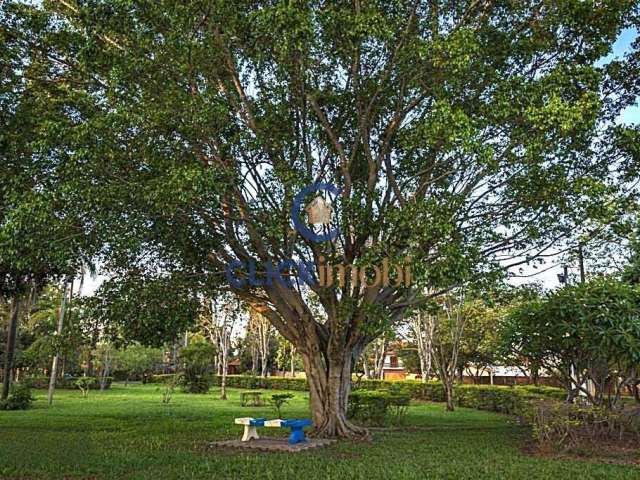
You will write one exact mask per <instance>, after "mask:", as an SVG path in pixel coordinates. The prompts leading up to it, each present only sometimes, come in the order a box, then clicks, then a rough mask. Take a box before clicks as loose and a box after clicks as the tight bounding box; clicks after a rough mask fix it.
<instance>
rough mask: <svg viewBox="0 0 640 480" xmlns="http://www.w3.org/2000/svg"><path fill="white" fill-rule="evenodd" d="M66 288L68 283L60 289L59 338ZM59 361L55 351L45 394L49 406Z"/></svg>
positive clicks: (57, 332) (65, 309) (62, 321)
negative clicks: (47, 389)
mask: <svg viewBox="0 0 640 480" xmlns="http://www.w3.org/2000/svg"><path fill="white" fill-rule="evenodd" d="M67 288H68V282H66V281H65V282H64V287H63V288H62V303H61V305H60V314H59V315H58V327H57V329H56V335H57V336H58V337H59V336H60V335H62V328H63V326H64V316H65V314H66V312H67ZM59 359H60V353H59V352H57V351H56V353H55V355H54V356H53V363H52V364H51V376H50V377H49V391H48V392H47V402H48V403H49V405H51V404H52V403H53V392H54V391H55V389H56V377H57V375H58V360H59Z"/></svg>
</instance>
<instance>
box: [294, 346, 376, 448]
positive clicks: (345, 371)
mask: <svg viewBox="0 0 640 480" xmlns="http://www.w3.org/2000/svg"><path fill="white" fill-rule="evenodd" d="M301 356H302V361H303V363H304V368H305V372H306V374H307V380H308V382H309V392H310V395H309V403H310V407H311V415H312V420H313V425H314V429H313V435H314V436H316V437H320V438H332V437H342V438H354V439H364V438H368V437H369V432H368V431H367V429H365V428H362V427H359V426H357V425H354V424H353V423H351V422H350V421H349V420H348V419H347V402H348V399H349V392H350V389H351V352H346V351H343V352H335V353H334V354H333V355H332V354H327V356H326V357H327V361H325V360H324V358H323V355H320V354H316V355H313V356H310V355H308V354H305V353H302V352H301Z"/></svg>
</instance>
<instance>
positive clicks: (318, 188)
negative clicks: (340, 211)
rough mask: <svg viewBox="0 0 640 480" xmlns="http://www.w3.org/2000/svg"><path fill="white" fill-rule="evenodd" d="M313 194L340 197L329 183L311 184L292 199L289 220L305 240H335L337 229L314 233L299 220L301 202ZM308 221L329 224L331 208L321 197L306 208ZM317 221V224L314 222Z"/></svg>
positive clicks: (337, 191)
mask: <svg viewBox="0 0 640 480" xmlns="http://www.w3.org/2000/svg"><path fill="white" fill-rule="evenodd" d="M314 192H327V193H329V194H331V195H333V197H337V196H338V195H340V190H339V189H338V188H337V187H336V186H335V185H333V184H331V183H312V184H311V185H308V186H306V187H305V188H303V189H302V190H301V191H300V192H299V193H298V194H297V195H296V196H295V198H294V199H293V206H292V207H291V219H292V220H293V224H294V225H295V227H296V230H297V231H298V233H300V235H302V236H303V237H304V238H306V239H307V240H310V241H312V242H316V243H319V242H328V241H330V240H333V239H335V238H336V237H337V236H338V233H339V230H338V228H334V229H331V230H329V231H328V232H326V233H315V232H314V231H313V230H312V229H311V228H309V227H308V226H307V225H306V224H305V223H304V222H303V221H302V219H301V218H300V210H301V209H302V202H304V199H305V197H306V196H307V195H309V194H311V193H314ZM306 210H307V213H308V215H309V219H311V220H312V222H313V223H314V224H315V223H323V224H325V225H328V224H329V220H330V218H331V213H332V208H331V207H330V206H329V205H327V204H326V202H324V199H322V197H318V198H316V199H315V200H314V201H313V202H312V203H311V204H309V205H308V206H307V207H306ZM316 220H318V222H316Z"/></svg>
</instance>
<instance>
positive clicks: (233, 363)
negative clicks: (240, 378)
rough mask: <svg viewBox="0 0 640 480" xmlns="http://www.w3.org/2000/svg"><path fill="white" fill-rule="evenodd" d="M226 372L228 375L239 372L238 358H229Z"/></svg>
mask: <svg viewBox="0 0 640 480" xmlns="http://www.w3.org/2000/svg"><path fill="white" fill-rule="evenodd" d="M227 373H228V374H229V375H238V374H240V359H238V358H236V359H235V360H230V361H229V363H227Z"/></svg>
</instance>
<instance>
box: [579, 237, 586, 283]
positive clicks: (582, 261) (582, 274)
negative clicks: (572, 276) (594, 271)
mask: <svg viewBox="0 0 640 480" xmlns="http://www.w3.org/2000/svg"><path fill="white" fill-rule="evenodd" d="M578 264H579V265H580V283H584V282H585V273H584V255H583V254H582V244H579V245H578Z"/></svg>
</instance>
